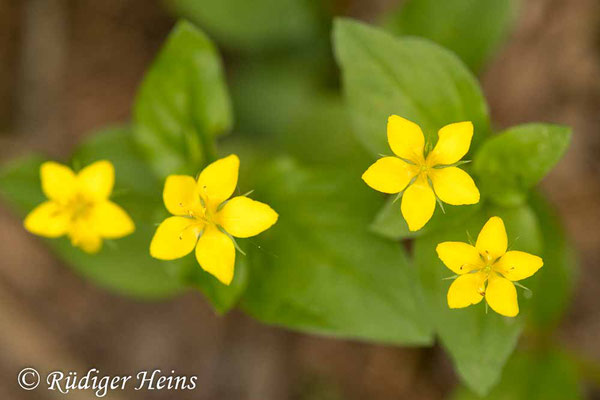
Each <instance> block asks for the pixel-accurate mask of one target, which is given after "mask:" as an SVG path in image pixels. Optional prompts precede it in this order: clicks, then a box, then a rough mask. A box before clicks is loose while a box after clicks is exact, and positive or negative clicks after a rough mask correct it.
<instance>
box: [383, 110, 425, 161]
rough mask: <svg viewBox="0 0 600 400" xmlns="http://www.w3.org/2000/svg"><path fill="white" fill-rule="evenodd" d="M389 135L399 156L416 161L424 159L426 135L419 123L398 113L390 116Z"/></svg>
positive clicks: (391, 146) (391, 143) (394, 150)
mask: <svg viewBox="0 0 600 400" xmlns="http://www.w3.org/2000/svg"><path fill="white" fill-rule="evenodd" d="M387 137H388V143H389V144H390V148H391V149H392V151H393V152H394V154H396V155H397V156H398V157H401V158H404V159H406V160H411V161H414V162H416V163H421V162H422V161H423V148H424V147H425V137H424V136H423V131H422V130H421V128H420V127H419V125H417V124H415V123H414V122H411V121H409V120H407V119H404V118H402V117H400V116H398V115H391V116H390V117H389V118H388V125H387Z"/></svg>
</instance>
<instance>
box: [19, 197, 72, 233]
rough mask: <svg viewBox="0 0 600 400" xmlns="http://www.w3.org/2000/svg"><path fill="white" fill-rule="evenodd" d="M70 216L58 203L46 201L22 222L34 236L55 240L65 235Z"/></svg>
mask: <svg viewBox="0 0 600 400" xmlns="http://www.w3.org/2000/svg"><path fill="white" fill-rule="evenodd" d="M70 221H71V216H70V215H69V213H67V212H65V211H64V208H62V207H61V206H60V205H59V204H58V203H55V202H53V201H46V202H44V203H42V204H40V205H39V206H37V207H36V208H34V209H33V211H31V212H30V213H29V214H28V215H27V217H25V221H24V222H23V224H24V226H25V229H27V230H28V231H29V232H31V233H34V234H36V235H40V236H45V237H50V238H56V237H59V236H62V235H64V234H65V233H67V230H68V229H69V223H70Z"/></svg>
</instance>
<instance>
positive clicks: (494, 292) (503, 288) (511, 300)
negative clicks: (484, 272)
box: [485, 273, 519, 317]
mask: <svg viewBox="0 0 600 400" xmlns="http://www.w3.org/2000/svg"><path fill="white" fill-rule="evenodd" d="M485 300H486V301H487V303H488V304H489V305H490V307H491V308H492V310H494V311H496V312H497V313H498V314H501V315H504V316H506V317H514V316H515V315H517V314H518V313H519V303H518V302H517V289H516V288H515V285H514V284H513V283H512V282H511V281H509V280H508V279H505V278H502V277H501V276H499V275H497V274H494V273H492V274H490V277H489V280H488V285H487V288H486V290H485Z"/></svg>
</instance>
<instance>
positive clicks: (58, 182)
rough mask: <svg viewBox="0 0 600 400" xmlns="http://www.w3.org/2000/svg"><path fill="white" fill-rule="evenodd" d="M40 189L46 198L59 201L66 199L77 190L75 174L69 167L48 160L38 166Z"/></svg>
mask: <svg viewBox="0 0 600 400" xmlns="http://www.w3.org/2000/svg"><path fill="white" fill-rule="evenodd" d="M40 178H41V180H42V190H43V191H44V194H45V195H46V197H47V198H49V199H50V200H56V201H59V202H63V203H64V202H66V201H68V200H69V199H70V198H71V197H73V195H74V194H75V192H76V190H77V184H76V180H75V174H74V173H73V171H72V170H71V168H69V167H67V166H65V165H62V164H59V163H55V162H54V161H48V162H45V163H43V164H42V166H41V167H40Z"/></svg>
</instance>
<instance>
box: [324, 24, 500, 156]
mask: <svg viewBox="0 0 600 400" xmlns="http://www.w3.org/2000/svg"><path fill="white" fill-rule="evenodd" d="M333 40H334V47H335V54H336V58H337V61H338V64H339V66H340V68H341V70H342V76H343V83H344V90H345V94H346V99H347V102H348V105H349V112H350V114H349V115H351V117H352V120H353V123H354V132H355V133H356V135H357V136H358V138H359V140H360V141H361V142H362V144H363V145H364V146H365V147H366V148H367V149H368V150H369V151H370V152H371V154H372V155H379V154H390V152H391V151H390V149H389V146H388V144H387V136H386V124H387V119H388V117H389V116H390V115H391V114H398V115H401V116H403V117H405V118H408V119H409V120H411V121H413V122H415V123H417V124H419V125H420V126H421V128H422V129H423V131H424V133H425V136H426V138H427V139H428V141H429V142H430V143H431V144H435V142H436V141H437V131H438V129H440V128H441V127H442V126H444V125H447V124H449V123H452V122H458V121H472V122H473V124H474V125H475V134H474V136H473V142H472V145H471V147H472V149H475V148H476V147H477V146H478V144H479V143H480V142H481V140H482V139H483V138H484V137H485V136H486V135H487V133H488V131H489V117H488V110H487V105H486V102H485V100H484V98H483V94H482V93H481V89H480V87H479V84H478V83H477V80H476V79H475V77H474V76H473V74H472V73H471V72H470V71H469V70H468V69H467V68H466V67H465V65H464V64H463V63H462V62H461V61H460V59H458V57H456V56H455V55H454V54H452V53H451V52H449V51H448V50H446V49H444V48H443V47H440V46H439V45H437V44H435V43H433V42H431V41H429V40H427V39H421V38H408V37H402V38H397V37H394V36H393V35H391V34H388V33H386V32H384V31H382V30H380V29H377V28H373V27H370V26H368V25H364V24H362V23H359V22H355V21H352V20H349V19H339V18H338V19H337V20H336V21H335V26H334V33H333Z"/></svg>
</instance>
